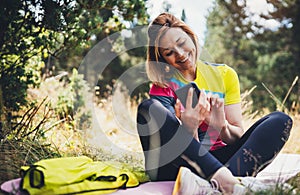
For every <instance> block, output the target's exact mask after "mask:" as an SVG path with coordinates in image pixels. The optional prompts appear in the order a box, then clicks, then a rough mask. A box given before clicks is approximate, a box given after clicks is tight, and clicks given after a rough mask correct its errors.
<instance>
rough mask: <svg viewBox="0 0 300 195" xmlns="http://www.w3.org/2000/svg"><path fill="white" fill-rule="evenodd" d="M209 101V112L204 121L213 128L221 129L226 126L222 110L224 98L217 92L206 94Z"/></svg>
mask: <svg viewBox="0 0 300 195" xmlns="http://www.w3.org/2000/svg"><path fill="white" fill-rule="evenodd" d="M207 97H208V101H209V102H210V108H211V109H210V113H209V114H208V115H207V117H206V119H205V122H206V123H207V124H208V125H209V126H212V127H213V128H214V129H217V130H219V131H221V130H222V129H223V128H224V127H225V126H226V117H225V110H224V99H223V98H220V97H219V95H217V94H211V93H209V94H207Z"/></svg>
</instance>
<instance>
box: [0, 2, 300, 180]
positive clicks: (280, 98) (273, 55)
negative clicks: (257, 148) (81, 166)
mask: <svg viewBox="0 0 300 195" xmlns="http://www.w3.org/2000/svg"><path fill="white" fill-rule="evenodd" d="M1 4H2V5H1V7H0V139H1V142H0V162H1V164H2V166H1V167H0V173H1V174H0V175H1V176H0V183H1V182H3V181H5V180H7V179H11V178H16V177H18V176H19V175H18V172H19V168H20V166H21V165H27V164H31V163H33V162H36V161H37V160H40V159H45V158H51V157H59V156H79V155H87V156H90V157H92V158H93V159H100V160H117V161H121V162H126V163H131V164H132V165H133V166H134V167H137V168H143V155H142V152H141V147H140V143H139V140H138V136H137V132H136V125H135V117H136V108H137V105H138V104H139V103H140V102H141V101H142V100H143V99H145V98H147V97H148V96H147V91H148V90H149V81H148V80H147V77H146V75H145V70H144V63H145V57H146V45H147V40H146V27H147V25H148V24H149V22H150V19H149V18H150V16H149V14H148V12H147V9H148V7H147V1H143V0H133V1H125V0H101V1H97V0H89V1H87V0H3V1H2V2H1ZM267 4H268V9H267V10H268V11H267V12H264V13H261V14H260V15H259V16H255V17H259V19H260V20H266V21H267V20H273V21H276V22H277V23H278V24H279V25H278V26H277V27H276V28H267V27H265V26H263V25H261V24H260V23H259V22H257V20H256V21H255V20H252V19H251V18H252V17H253V13H251V12H250V11H249V8H248V7H247V3H246V0H226V1H221V0H215V1H214V6H213V7H212V8H211V9H210V10H209V14H208V15H207V31H206V34H205V35H206V36H205V43H204V45H203V46H202V53H201V56H200V58H201V59H202V60H209V61H213V62H216V63H226V64H228V65H230V66H232V67H233V68H234V69H235V70H236V71H237V73H238V74H239V77H240V83H241V92H242V96H243V97H242V98H243V114H244V119H245V122H244V123H245V126H246V127H247V126H249V125H251V123H253V121H255V120H256V119H257V118H259V117H260V116H262V115H264V114H266V113H268V112H271V111H274V110H280V111H284V112H286V113H288V114H290V115H291V116H292V117H293V119H294V128H293V131H292V134H291V137H290V140H289V141H288V143H287V145H286V146H285V148H284V150H283V152H285V153H300V143H299V140H300V133H299V131H300V129H299V128H300V116H299V112H300V96H299V94H300V84H299V81H298V76H299V74H300V65H299V64H300V36H299V34H300V0H268V1H267ZM171 7H172V4H171V2H168V1H164V3H163V10H164V11H170V8H171ZM181 19H182V20H185V19H186V13H185V10H182V12H181ZM124 75H125V76H124Z"/></svg>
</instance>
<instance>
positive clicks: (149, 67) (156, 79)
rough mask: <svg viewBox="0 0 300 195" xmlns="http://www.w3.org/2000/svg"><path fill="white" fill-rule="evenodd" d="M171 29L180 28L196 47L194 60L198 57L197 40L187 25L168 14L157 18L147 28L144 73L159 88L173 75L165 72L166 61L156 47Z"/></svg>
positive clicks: (162, 14) (170, 72)
mask: <svg viewBox="0 0 300 195" xmlns="http://www.w3.org/2000/svg"><path fill="white" fill-rule="evenodd" d="M172 27H178V28H181V29H182V30H183V31H184V32H185V33H187V34H188V35H189V36H190V37H191V39H192V41H193V43H194V44H195V47H196V59H198V55H199V44H198V38H197V36H196V34H195V33H194V32H193V31H192V30H191V28H190V27H189V26H188V25H186V24H185V23H184V22H183V21H182V20H180V19H178V18H176V17H175V16H174V15H172V14H169V13H161V14H160V15H159V16H157V17H156V18H155V19H154V20H153V21H152V22H151V23H150V25H149V27H148V48H147V63H146V71H147V75H148V78H149V79H150V81H152V82H153V83H155V84H158V85H160V86H166V85H167V83H166V78H168V77H170V76H171V75H172V73H173V71H166V61H165V60H164V58H163V57H162V56H161V55H160V53H159V46H158V45H159V41H160V38H161V37H162V36H163V35H164V34H165V33H166V32H167V30H168V29H170V28H172ZM169 68H172V67H169Z"/></svg>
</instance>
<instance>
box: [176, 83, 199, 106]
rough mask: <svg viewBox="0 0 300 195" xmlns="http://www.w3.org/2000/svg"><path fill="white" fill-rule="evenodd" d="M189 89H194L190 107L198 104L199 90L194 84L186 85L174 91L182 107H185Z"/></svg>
mask: <svg viewBox="0 0 300 195" xmlns="http://www.w3.org/2000/svg"><path fill="white" fill-rule="evenodd" d="M191 87H192V88H194V92H193V102H192V106H193V107H195V106H196V105H197V103H198V100H199V95H200V89H199V88H198V86H197V84H196V83H188V84H186V85H184V86H183V87H181V88H179V89H177V90H176V91H175V93H176V95H177V97H178V98H179V100H180V101H181V103H182V105H183V106H184V107H186V99H187V94H188V91H189V89H190V88H191Z"/></svg>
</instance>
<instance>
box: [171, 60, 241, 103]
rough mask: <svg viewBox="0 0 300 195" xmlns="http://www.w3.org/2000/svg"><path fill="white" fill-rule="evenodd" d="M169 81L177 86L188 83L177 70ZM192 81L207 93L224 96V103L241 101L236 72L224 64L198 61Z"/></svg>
mask: <svg viewBox="0 0 300 195" xmlns="http://www.w3.org/2000/svg"><path fill="white" fill-rule="evenodd" d="M171 82H174V83H176V84H177V85H178V87H182V86H183V85H185V84H187V83H189V81H187V80H186V79H185V78H184V77H183V76H182V75H181V74H180V73H179V72H177V73H175V75H174V77H173V78H171ZM194 82H195V83H196V84H197V85H198V87H199V89H204V90H205V91H206V92H207V93H208V92H211V93H213V94H218V95H219V97H220V98H224V102H225V105H230V104H236V103H239V102H241V97H240V84H239V79H238V76H237V73H236V72H235V70H234V69H232V68H231V67H229V66H227V65H225V64H213V63H208V62H202V61H198V62H197V73H196V79H195V80H194Z"/></svg>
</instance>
